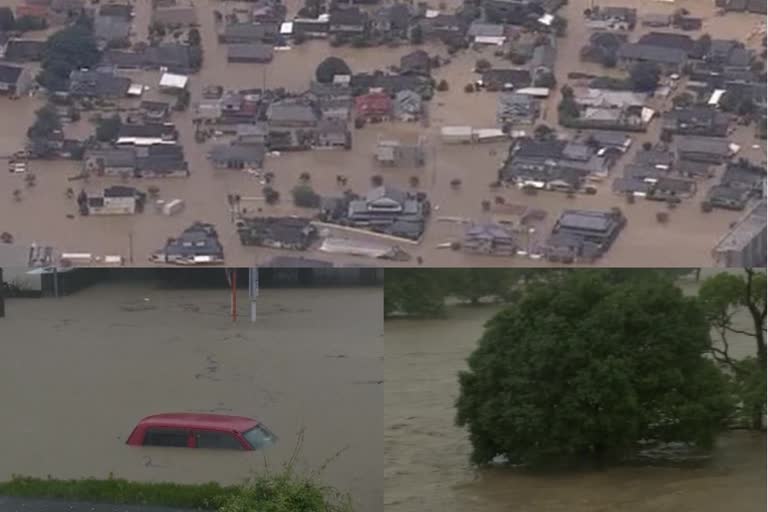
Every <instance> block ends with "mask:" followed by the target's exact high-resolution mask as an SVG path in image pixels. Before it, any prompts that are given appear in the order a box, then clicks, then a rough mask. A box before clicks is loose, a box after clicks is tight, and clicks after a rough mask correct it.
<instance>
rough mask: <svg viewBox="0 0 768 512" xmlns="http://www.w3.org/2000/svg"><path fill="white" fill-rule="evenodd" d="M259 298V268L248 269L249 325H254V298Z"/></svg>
mask: <svg viewBox="0 0 768 512" xmlns="http://www.w3.org/2000/svg"><path fill="white" fill-rule="evenodd" d="M258 296H259V268H258V267H251V268H249V269H248V297H249V298H250V299H251V323H252V324H254V323H256V298H257V297H258Z"/></svg>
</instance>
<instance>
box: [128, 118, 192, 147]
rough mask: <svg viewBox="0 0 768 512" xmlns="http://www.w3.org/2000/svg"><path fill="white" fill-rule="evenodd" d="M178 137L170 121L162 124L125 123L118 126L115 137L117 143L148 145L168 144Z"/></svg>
mask: <svg viewBox="0 0 768 512" xmlns="http://www.w3.org/2000/svg"><path fill="white" fill-rule="evenodd" d="M177 138H178V132H177V131H176V127H175V126H174V125H173V124H172V123H163V124H127V123H124V124H123V125H121V126H120V131H119V133H118V137H117V144H119V145H136V146H150V145H153V144H169V143H173V141H175V140H176V139H177Z"/></svg>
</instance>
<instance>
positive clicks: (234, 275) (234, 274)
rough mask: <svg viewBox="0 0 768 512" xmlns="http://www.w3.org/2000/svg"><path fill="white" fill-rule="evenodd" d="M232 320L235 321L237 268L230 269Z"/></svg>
mask: <svg viewBox="0 0 768 512" xmlns="http://www.w3.org/2000/svg"><path fill="white" fill-rule="evenodd" d="M231 280H232V321H233V322H237V269H236V268H233V269H232V279H231Z"/></svg>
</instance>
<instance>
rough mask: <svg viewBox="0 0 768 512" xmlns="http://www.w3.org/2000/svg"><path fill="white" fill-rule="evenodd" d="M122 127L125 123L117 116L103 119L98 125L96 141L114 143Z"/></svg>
mask: <svg viewBox="0 0 768 512" xmlns="http://www.w3.org/2000/svg"><path fill="white" fill-rule="evenodd" d="M121 126H123V122H122V120H121V119H120V116H118V115H117V114H115V115H114V116H111V117H104V118H101V119H100V120H99V122H98V124H97V125H96V140H98V141H99V142H112V141H114V140H116V139H117V136H118V135H119V134H120V127H121Z"/></svg>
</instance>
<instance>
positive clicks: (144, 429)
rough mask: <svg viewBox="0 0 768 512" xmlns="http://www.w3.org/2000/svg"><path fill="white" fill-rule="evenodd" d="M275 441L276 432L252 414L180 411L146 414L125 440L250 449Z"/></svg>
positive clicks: (144, 442) (155, 444)
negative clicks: (237, 414)
mask: <svg viewBox="0 0 768 512" xmlns="http://www.w3.org/2000/svg"><path fill="white" fill-rule="evenodd" d="M275 441H277V436H275V435H274V434H273V433H272V432H271V431H270V430H269V429H268V428H266V427H265V426H264V424H262V423H261V422H259V421H258V420H254V419H252V418H245V417H243V416H229V415H224V414H198V413H186V412H182V413H167V414H155V415H153V416H147V417H146V418H144V419H142V420H141V421H139V424H138V425H136V427H135V428H134V429H133V432H131V435H130V436H129V437H128V441H126V444H128V445H131V446H172V447H179V448H214V449H229V450H246V451H252V450H259V449H262V448H266V447H267V446H270V445H272V444H274V443H275Z"/></svg>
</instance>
